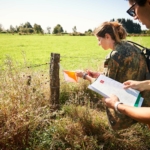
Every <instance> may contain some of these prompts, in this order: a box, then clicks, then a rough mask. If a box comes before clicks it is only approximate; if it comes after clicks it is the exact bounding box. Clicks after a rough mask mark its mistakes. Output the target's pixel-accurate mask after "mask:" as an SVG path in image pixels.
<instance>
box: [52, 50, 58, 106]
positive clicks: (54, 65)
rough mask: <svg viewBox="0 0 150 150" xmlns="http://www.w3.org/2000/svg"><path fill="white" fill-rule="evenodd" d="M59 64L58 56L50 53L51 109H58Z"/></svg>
mask: <svg viewBox="0 0 150 150" xmlns="http://www.w3.org/2000/svg"><path fill="white" fill-rule="evenodd" d="M59 62H60V54H56V53H51V60H50V105H51V108H53V109H58V108H59V91H60V79H59Z"/></svg>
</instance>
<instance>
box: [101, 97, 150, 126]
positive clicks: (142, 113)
mask: <svg viewBox="0 0 150 150" xmlns="http://www.w3.org/2000/svg"><path fill="white" fill-rule="evenodd" d="M103 101H104V103H105V104H106V106H107V107H109V108H112V109H115V108H114V107H115V103H116V102H118V101H119V99H118V97H117V96H115V95H112V96H110V98H106V99H104V100H103ZM117 108H118V111H119V112H120V113H123V114H125V115H127V116H129V117H131V118H133V119H135V120H137V121H139V122H142V123H146V124H150V107H132V106H128V105H125V104H118V107H117Z"/></svg>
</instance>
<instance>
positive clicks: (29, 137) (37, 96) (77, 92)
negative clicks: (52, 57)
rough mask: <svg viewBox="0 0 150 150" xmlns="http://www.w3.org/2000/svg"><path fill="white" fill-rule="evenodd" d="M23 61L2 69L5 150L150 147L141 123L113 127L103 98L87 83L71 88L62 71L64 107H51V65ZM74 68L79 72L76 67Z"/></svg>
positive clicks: (8, 61) (0, 138)
mask: <svg viewBox="0 0 150 150" xmlns="http://www.w3.org/2000/svg"><path fill="white" fill-rule="evenodd" d="M12 36H13V35H12ZM14 36H16V35H14ZM17 37H18V36H17ZM36 37H37V36H36ZM11 38H12V37H10V39H11ZM19 38H20V37H19ZM23 38H27V37H23ZM54 38H55V37H54ZM57 38H58V37H56V39H57ZM33 39H34V36H33ZM44 39H45V38H44ZM58 39H59V38H58ZM75 39H76V38H75ZM79 39H80V38H79ZM87 39H88V37H87ZM89 39H90V37H89ZM62 40H63V39H62ZM80 40H81V39H80ZM80 40H79V41H80ZM84 40H85V39H84ZM77 41H78V40H77ZM87 41H88V40H87ZM32 42H33V41H32ZM74 42H75V41H74ZM12 44H13V43H12ZM56 46H57V44H56ZM12 47H13V45H12ZM58 47H59V46H58ZM31 49H32V48H31ZM12 51H14V50H12ZM12 53H13V52H12ZM29 53H30V52H29ZM43 53H44V52H43ZM1 54H2V53H1ZM10 54H11V53H10ZM37 54H38V52H37V53H35V55H37ZM39 54H41V55H42V52H40V51H39ZM89 54H90V53H89ZM16 55H17V54H16ZM68 55H69V54H68ZM70 55H72V56H75V53H72V54H71V53H70ZM78 55H79V54H77V55H76V56H78ZM81 56H82V55H81ZM20 57H21V56H20ZM1 58H2V57H1ZM33 58H35V57H34V55H33ZM19 59H21V58H19ZM19 59H18V61H17V60H15V58H13V56H11V55H10V57H8V56H7V57H5V59H4V60H3V61H2V62H1V67H0V79H1V82H0V149H1V150H49V149H50V150H58V149H61V150H80V149H83V150H103V149H104V150H114V149H115V150H122V149H123V150H131V149H134V150H139V149H142V150H148V149H150V146H149V145H150V140H149V139H150V132H149V129H148V128H147V126H146V125H143V124H136V125H134V126H132V127H131V128H129V129H126V130H121V131H118V132H115V131H112V130H111V129H110V127H109V124H108V122H107V117H106V114H105V106H104V105H103V103H102V102H101V96H99V95H98V94H95V93H94V92H92V91H90V90H88V89H87V85H88V84H89V83H88V82H87V81H83V80H82V81H80V82H79V83H78V84H73V83H72V84H71V83H68V84H67V83H66V82H64V80H63V76H62V74H61V73H60V86H61V87H60V103H61V107H60V109H59V110H56V111H54V110H52V109H50V108H51V107H50V103H49V102H50V89H49V75H48V73H49V66H48V65H46V66H45V65H44V66H40V67H38V68H35V69H34V68H28V67H27V66H28V65H29V64H30V62H28V59H26V58H25V57H24V58H23V61H24V63H23V62H22V63H21V65H20V63H19ZM67 59H68V58H67ZM45 60H46V59H45ZM83 61H84V59H81V61H80V63H81V62H83ZM33 62H36V61H33ZM40 62H41V61H40ZM44 62H45V61H43V63H44ZM74 63H75V65H79V62H78V63H76V61H75V62H74ZM94 65H95V66H99V63H96V62H94ZM63 66H65V64H64V65H63ZM66 66H67V65H66ZM84 67H85V66H84ZM88 67H91V68H92V65H91V66H90V64H89V65H88ZM68 68H74V69H75V67H74V65H70V67H68ZM100 68H101V67H100Z"/></svg>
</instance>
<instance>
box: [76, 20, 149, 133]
mask: <svg viewBox="0 0 150 150" xmlns="http://www.w3.org/2000/svg"><path fill="white" fill-rule="evenodd" d="M94 35H95V36H96V38H97V40H98V45H99V46H101V47H102V48H103V49H104V50H111V52H110V53H109V54H108V55H107V57H106V59H105V62H104V72H103V73H98V72H93V71H91V70H87V72H83V71H76V73H77V76H78V77H82V78H84V79H87V80H89V81H92V80H93V78H97V77H98V76H99V75H100V74H104V75H106V76H108V77H110V78H112V79H114V80H116V81H119V82H121V83H123V82H125V81H127V80H138V81H143V80H146V79H150V78H149V72H148V68H147V65H146V62H145V58H144V57H143V55H142V54H141V50H140V49H139V48H138V47H136V46H134V45H132V44H130V43H129V42H128V41H126V36H127V33H126V30H125V28H124V27H123V26H122V24H120V23H118V22H104V23H102V24H101V25H100V26H99V27H97V28H96V29H95V31H94ZM141 95H142V97H144V105H146V106H147V105H149V104H148V103H149V102H148V97H150V93H149V92H147V91H144V92H143V93H141ZM106 113H107V116H108V120H109V123H110V125H111V127H112V129H114V130H120V129H125V128H128V127H130V126H131V125H132V124H134V123H136V121H135V120H133V119H131V118H130V117H128V116H125V115H123V114H118V113H117V112H115V110H114V109H111V108H107V107H106Z"/></svg>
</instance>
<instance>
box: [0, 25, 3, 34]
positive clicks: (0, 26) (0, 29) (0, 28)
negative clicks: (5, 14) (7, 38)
mask: <svg viewBox="0 0 150 150" xmlns="http://www.w3.org/2000/svg"><path fill="white" fill-rule="evenodd" d="M1 31H3V26H2V24H0V32H1Z"/></svg>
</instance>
